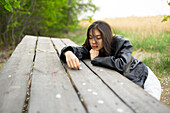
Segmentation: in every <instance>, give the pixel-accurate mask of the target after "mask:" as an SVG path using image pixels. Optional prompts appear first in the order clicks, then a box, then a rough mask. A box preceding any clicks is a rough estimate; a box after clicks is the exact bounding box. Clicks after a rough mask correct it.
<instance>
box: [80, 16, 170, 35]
mask: <svg viewBox="0 0 170 113" xmlns="http://www.w3.org/2000/svg"><path fill="white" fill-rule="evenodd" d="M162 19H163V16H152V17H133V16H132V17H126V18H114V19H109V18H106V19H104V21H106V22H107V23H109V25H110V26H111V27H112V28H114V29H120V30H122V31H126V32H131V31H134V32H138V33H140V34H143V35H145V34H148V33H162V32H170V21H166V22H163V23H161V20H162ZM90 24H91V23H90V22H88V21H85V20H82V21H81V22H80V25H81V26H84V27H87V26H89V25H90Z"/></svg>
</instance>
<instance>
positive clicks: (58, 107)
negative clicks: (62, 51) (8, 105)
mask: <svg viewBox="0 0 170 113" xmlns="http://www.w3.org/2000/svg"><path fill="white" fill-rule="evenodd" d="M28 112H29V113H85V112H86V111H85V109H84V107H83V106H82V104H81V101H80V100H79V98H78V96H77V93H76V92H75V90H74V89H73V87H72V85H71V83H70V81H69V79H68V76H67V74H66V72H65V70H64V68H63V66H62V64H61V62H60V60H59V58H58V56H57V53H56V51H55V49H54V47H53V44H52V43H51V40H50V38H45V37H39V39H38V46H37V50H36V59H35V65H34V70H33V76H32V83H31V96H30V101H29V110H28Z"/></svg>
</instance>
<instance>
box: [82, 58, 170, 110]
mask: <svg viewBox="0 0 170 113" xmlns="http://www.w3.org/2000/svg"><path fill="white" fill-rule="evenodd" d="M84 62H85V63H86V64H87V65H88V66H89V67H90V68H91V69H92V70H93V71H94V72H95V73H96V74H97V75H98V76H99V77H100V78H101V79H102V80H103V81H104V82H105V83H106V84H107V85H108V86H109V87H110V88H111V89H112V90H113V91H114V92H115V93H116V94H117V95H118V96H119V97H120V98H121V99H123V100H124V101H125V102H126V103H127V104H128V105H129V106H130V107H131V108H133V109H134V110H135V111H136V113H170V110H169V109H168V107H167V106H165V105H164V104H163V103H162V102H160V101H158V100H156V99H155V98H153V97H152V96H150V95H149V94H148V93H147V92H145V91H144V90H143V89H142V88H140V87H138V86H137V85H136V84H134V83H133V82H131V81H130V80H128V79H127V78H125V77H124V76H122V75H120V74H119V73H117V72H115V71H113V70H111V69H107V68H102V67H96V66H93V65H92V64H91V62H90V60H85V61H84ZM143 108H145V109H143ZM151 108H152V109H151Z"/></svg>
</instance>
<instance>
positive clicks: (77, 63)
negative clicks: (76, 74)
mask: <svg viewBox="0 0 170 113" xmlns="http://www.w3.org/2000/svg"><path fill="white" fill-rule="evenodd" d="M76 66H77V68H78V69H80V64H79V60H78V59H76Z"/></svg>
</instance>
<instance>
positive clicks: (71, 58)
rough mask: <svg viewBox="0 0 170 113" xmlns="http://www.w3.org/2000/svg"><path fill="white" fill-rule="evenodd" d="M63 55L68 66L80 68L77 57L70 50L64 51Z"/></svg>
mask: <svg viewBox="0 0 170 113" xmlns="http://www.w3.org/2000/svg"><path fill="white" fill-rule="evenodd" d="M64 55H65V57H66V62H67V65H68V67H69V68H71V69H80V64H79V59H78V58H77V57H76V56H75V54H74V53H73V52H72V51H66V52H65V53H64Z"/></svg>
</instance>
